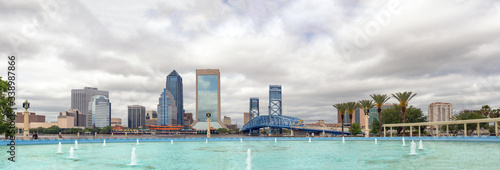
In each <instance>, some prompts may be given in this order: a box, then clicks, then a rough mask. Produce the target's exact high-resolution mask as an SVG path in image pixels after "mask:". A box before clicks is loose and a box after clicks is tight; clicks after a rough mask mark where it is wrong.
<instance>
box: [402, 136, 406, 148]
mask: <svg viewBox="0 0 500 170" xmlns="http://www.w3.org/2000/svg"><path fill="white" fill-rule="evenodd" d="M401 140H402V141H403V145H402V146H406V143H405V137H403V138H401Z"/></svg>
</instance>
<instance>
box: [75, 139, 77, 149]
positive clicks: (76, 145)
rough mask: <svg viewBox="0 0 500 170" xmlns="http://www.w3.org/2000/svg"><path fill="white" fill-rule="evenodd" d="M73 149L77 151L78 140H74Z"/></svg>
mask: <svg viewBox="0 0 500 170" xmlns="http://www.w3.org/2000/svg"><path fill="white" fill-rule="evenodd" d="M75 149H78V140H75Z"/></svg>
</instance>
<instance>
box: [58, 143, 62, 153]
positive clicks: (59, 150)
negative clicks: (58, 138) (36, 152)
mask: <svg viewBox="0 0 500 170" xmlns="http://www.w3.org/2000/svg"><path fill="white" fill-rule="evenodd" d="M57 153H62V145H61V142H59V146H57Z"/></svg>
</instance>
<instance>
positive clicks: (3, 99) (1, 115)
mask: <svg viewBox="0 0 500 170" xmlns="http://www.w3.org/2000/svg"><path fill="white" fill-rule="evenodd" d="M8 91H9V83H8V81H3V80H2V77H0V134H5V138H9V137H10V138H13V137H15V135H16V127H15V126H14V124H11V122H14V121H15V120H16V115H15V113H14V110H13V109H12V107H11V106H12V105H14V98H11V97H9V96H8V93H7V92H8Z"/></svg>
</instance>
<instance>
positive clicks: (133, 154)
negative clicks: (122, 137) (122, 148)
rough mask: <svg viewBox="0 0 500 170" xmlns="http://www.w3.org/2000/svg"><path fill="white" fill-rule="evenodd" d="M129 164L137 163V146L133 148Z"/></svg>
mask: <svg viewBox="0 0 500 170" xmlns="http://www.w3.org/2000/svg"><path fill="white" fill-rule="evenodd" d="M129 165H137V155H136V154H135V147H133V148H132V154H131V156H130V164H129Z"/></svg>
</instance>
